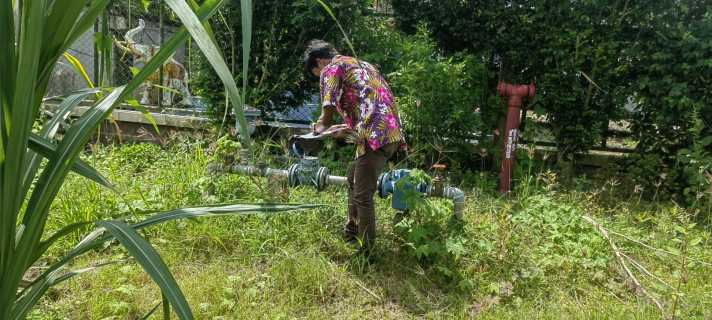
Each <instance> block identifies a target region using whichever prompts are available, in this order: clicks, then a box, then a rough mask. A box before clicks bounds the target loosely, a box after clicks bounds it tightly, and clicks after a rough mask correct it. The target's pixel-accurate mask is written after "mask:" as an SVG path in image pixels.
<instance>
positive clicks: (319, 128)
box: [309, 122, 327, 134]
mask: <svg viewBox="0 0 712 320" xmlns="http://www.w3.org/2000/svg"><path fill="white" fill-rule="evenodd" d="M309 129H311V131H312V132H313V133H314V134H320V133H322V132H324V131H326V129H327V128H326V126H325V125H324V124H322V123H320V122H317V123H312V124H310V125H309Z"/></svg>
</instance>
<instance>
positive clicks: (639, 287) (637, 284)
mask: <svg viewBox="0 0 712 320" xmlns="http://www.w3.org/2000/svg"><path fill="white" fill-rule="evenodd" d="M581 218H583V219H584V220H586V221H588V222H589V223H591V224H592V225H593V226H594V227H595V228H596V229H597V230H598V231H600V232H601V234H603V237H605V238H606V240H608V243H609V244H610V245H611V248H613V253H614V255H615V256H616V258H617V259H618V263H619V264H620V265H621V267H623V269H624V270H625V272H626V274H628V277H630V279H631V280H632V281H633V284H635V289H636V292H637V291H638V290H640V292H641V293H643V294H644V295H645V296H646V297H648V298H650V300H652V301H653V302H654V303H655V305H656V306H658V309H660V312H661V313H662V314H663V315H665V310H664V309H663V305H662V303H660V301H658V299H656V298H655V297H653V296H651V295H650V294H649V293H648V292H647V291H646V290H645V288H644V287H643V285H641V284H640V281H638V279H636V278H635V276H634V275H633V272H631V271H630V269H629V268H628V265H627V264H626V263H625V260H623V255H622V254H621V251H620V250H619V249H618V246H616V244H615V242H613V239H611V237H610V236H609V235H608V231H607V230H606V229H605V228H603V227H602V226H601V225H600V224H599V223H598V222H596V221H595V220H593V219H591V218H590V217H588V216H581Z"/></svg>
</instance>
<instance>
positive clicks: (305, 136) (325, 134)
mask: <svg viewBox="0 0 712 320" xmlns="http://www.w3.org/2000/svg"><path fill="white" fill-rule="evenodd" d="M345 129H346V128H337V129H334V130H327V131H324V132H322V133H320V134H316V135H315V134H314V132H310V133H307V134H303V135H294V137H295V138H299V139H321V138H324V137H328V136H331V135H332V134H334V133H337V132H339V131H341V130H345Z"/></svg>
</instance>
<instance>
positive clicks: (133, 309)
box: [29, 139, 712, 319]
mask: <svg viewBox="0 0 712 320" xmlns="http://www.w3.org/2000/svg"><path fill="white" fill-rule="evenodd" d="M181 140H183V139H181ZM208 150H209V143H208V142H205V141H193V140H190V139H187V140H183V141H178V140H176V141H174V143H173V144H172V145H171V146H170V147H167V148H165V149H161V148H159V147H157V146H155V145H152V144H128V145H123V146H116V145H110V146H94V147H93V148H92V150H91V152H88V153H87V154H85V155H84V156H83V158H84V160H86V161H87V162H89V163H90V164H91V165H93V166H94V167H95V168H97V169H98V170H99V171H100V172H101V173H102V174H103V175H104V176H106V177H107V178H108V179H109V180H110V181H111V182H112V183H113V184H114V185H115V186H116V187H117V189H118V190H119V191H120V193H121V195H122V196H121V197H120V196H117V195H115V194H113V193H111V192H110V191H108V190H106V189H103V188H102V187H101V186H99V185H97V184H95V183H93V182H90V181H88V180H86V179H84V178H82V177H79V176H77V175H75V174H72V175H70V176H69V178H68V179H67V182H66V183H65V184H64V186H63V188H62V190H61V192H60V194H59V195H58V196H57V200H56V201H55V202H54V204H53V207H52V212H51V215H50V217H49V220H48V225H49V227H48V230H51V231H52V232H54V231H57V230H59V229H60V228H61V227H63V226H65V225H68V224H70V223H73V222H78V221H86V220H96V219H111V218H118V217H123V216H127V215H129V216H130V217H129V218H128V219H127V222H128V223H132V222H134V221H137V220H139V219H141V218H145V217H146V216H148V215H150V214H152V213H154V212H160V211H165V210H169V209H173V208H180V207H186V206H196V205H210V204H220V203H233V202H265V201H268V200H267V199H268V195H267V191H266V188H267V182H266V179H256V178H249V177H243V176H235V175H224V176H222V177H220V178H219V179H215V178H211V177H208V176H206V175H205V171H206V168H207V165H208V163H209V162H210V161H211V157H210V153H209V151H208ZM520 171H525V172H526V171H528V172H539V174H532V175H529V176H521V177H520V179H521V181H522V183H520V185H519V187H518V190H517V196H516V197H514V198H506V197H502V196H500V195H499V194H498V193H496V192H494V190H489V189H477V188H473V187H472V186H471V185H463V186H461V188H462V189H464V190H465V192H466V195H467V204H466V208H465V212H464V222H462V223H460V224H458V225H457V227H456V228H454V229H453V228H451V227H452V224H453V223H454V222H453V221H452V220H451V219H449V211H448V210H451V208H452V203H450V202H449V201H448V200H432V201H431V202H429V203H428V206H429V207H428V208H436V209H438V210H433V212H436V214H431V215H430V216H427V217H426V215H427V214H426V212H428V210H426V209H427V208H423V210H421V211H420V212H415V213H414V214H413V215H414V218H413V220H412V221H410V222H411V224H410V225H402V224H401V225H399V226H398V227H394V226H393V223H392V219H391V218H392V217H393V215H394V214H395V213H396V211H395V210H394V209H392V208H390V203H389V202H388V200H385V199H380V198H378V197H376V200H375V201H376V205H377V212H378V237H379V238H378V240H377V248H378V261H377V263H376V264H375V265H373V266H368V265H365V264H364V263H363V261H362V260H358V259H353V258H352V254H353V252H354V246H353V245H352V244H346V243H344V242H343V241H342V239H341V237H340V234H339V232H340V230H341V226H342V224H343V222H344V220H345V217H346V208H347V206H346V190H345V189H343V188H336V187H330V188H329V189H328V190H327V191H325V192H321V193H318V192H317V191H315V190H314V189H313V188H308V187H299V188H296V189H290V195H289V200H290V202H292V203H319V204H328V206H326V207H324V208H322V209H317V210H312V211H302V212H293V213H285V214H271V215H270V214H265V215H249V216H236V217H222V218H201V219H195V220H182V221H177V222H169V223H166V224H163V225H160V226H158V227H153V228H149V229H145V230H143V231H142V234H143V235H144V236H145V237H146V238H147V239H148V240H149V241H150V243H151V244H152V245H153V246H154V247H155V248H156V249H157V250H158V252H159V253H160V254H161V255H162V257H163V259H164V260H165V262H166V264H167V265H168V267H169V268H170V269H171V270H172V272H173V274H174V276H175V277H176V279H177V281H178V283H179V284H180V286H181V288H182V289H183V291H184V292H185V295H186V297H187V299H188V301H189V302H190V305H191V307H192V308H193V311H194V313H195V317H196V318H197V319H294V318H304V319H360V318H376V319H411V318H426V319H453V318H455V319H462V318H472V317H474V318H482V319H503V318H522V319H601V318H607V319H651V318H660V317H661V316H662V314H663V313H661V310H660V308H659V307H658V306H657V305H656V301H657V303H658V304H660V307H662V309H663V310H664V314H665V317H672V315H673V314H676V317H677V318H681V319H682V318H685V319H687V318H700V319H712V309H711V308H710V306H711V305H712V281H710V280H711V279H710V278H711V275H712V273H710V267H711V266H710V264H709V263H710V262H712V261H710V258H709V257H710V254H711V253H712V249H711V248H710V238H709V228H708V226H709V220H706V219H708V218H707V217H708V216H709V212H702V213H698V215H690V214H688V213H687V212H686V211H685V210H684V209H683V208H681V207H678V206H677V205H676V204H675V203H673V202H655V203H649V202H646V201H645V200H644V199H641V198H639V197H638V196H637V195H636V194H635V193H633V192H632V190H618V189H617V187H619V186H618V185H617V184H616V183H615V181H609V182H607V183H606V182H602V183H597V182H593V181H587V182H588V184H587V185H586V187H585V188H584V187H582V188H578V189H579V190H577V191H572V190H574V188H571V187H564V186H563V185H565V184H566V183H560V182H559V181H558V180H557V177H556V173H555V172H556V171H553V172H549V173H546V172H542V171H543V170H542V169H539V168H534V169H533V170H529V168H527V170H520ZM478 176H479V175H476V176H475V177H474V178H473V179H474V180H475V181H476V180H477V177H478ZM483 176H484V177H486V175H483ZM482 179H485V178H482ZM472 185H485V184H476V183H474V184H472ZM582 216H588V217H591V219H593V220H594V221H596V222H598V223H600V224H601V225H602V226H603V227H604V228H606V229H608V230H611V231H613V232H615V233H618V234H614V233H609V235H608V237H610V239H611V241H612V242H613V243H614V244H615V245H616V246H617V247H618V248H619V249H620V254H621V255H620V256H619V257H620V260H619V259H618V258H617V256H616V255H615V252H614V249H613V248H612V246H611V243H610V242H609V240H608V238H607V237H606V236H604V235H603V234H602V233H601V232H600V231H599V230H597V229H596V228H595V227H594V225H593V224H591V223H589V222H587V221H586V220H584V219H583V218H582ZM696 220H699V221H696ZM693 222H697V224H696V225H692V223H693ZM435 226H440V227H441V228H439V229H438V228H436V227H435ZM418 228H421V229H422V228H424V229H425V230H426V231H427V232H426V233H424V234H421V235H420V236H419V237H416V238H412V235H413V231H414V230H419V229H418ZM452 230H457V232H453V231H452ZM89 231H90V230H89V229H86V230H83V232H81V233H78V234H76V236H75V237H70V238H67V239H65V240H64V242H61V243H58V244H57V245H55V246H54V247H52V248H51V249H50V251H49V253H48V254H47V255H46V256H45V259H44V261H43V262H44V263H46V264H50V263H52V262H54V261H56V260H54V259H58V258H59V257H60V256H61V254H63V253H65V252H66V251H67V250H69V249H70V248H71V246H72V245H73V244H75V243H76V242H78V241H79V240H80V239H81V238H82V236H83V235H86V233H87V232H89ZM49 235H51V232H50V233H48V234H45V237H47V236H49ZM622 235H624V236H626V237H628V238H629V239H626V238H625V237H623V236H622ZM413 239H415V240H413ZM630 239H634V240H636V241H639V242H641V243H644V244H646V245H649V246H652V247H654V248H658V249H660V250H661V251H654V250H653V249H651V248H649V247H645V246H643V245H641V244H638V243H635V242H634V241H631V240H630ZM434 242H438V243H439V244H441V245H442V246H441V247H437V248H436V247H435V245H434ZM424 244H425V245H429V246H425V247H423V245H424ZM424 248H429V249H428V250H425V249H424ZM663 251H664V252H663ZM113 260H125V261H123V262H120V263H117V264H113V265H109V266H106V267H104V268H101V269H98V270H92V271H88V272H86V273H84V274H81V275H79V276H77V277H75V278H73V279H71V280H69V281H67V282H64V283H62V284H60V285H58V286H56V287H53V288H52V289H51V290H50V292H48V294H47V295H45V297H44V298H43V300H42V301H41V303H40V304H39V305H38V306H37V308H36V309H35V310H34V311H33V312H32V314H31V315H30V317H29V318H30V319H141V318H143V317H144V316H145V315H146V314H148V313H149V312H150V311H151V310H152V309H154V308H155V307H156V306H157V305H159V304H160V302H161V293H160V290H159V289H158V287H157V286H156V285H155V283H154V282H153V281H152V280H151V279H150V277H149V276H148V275H147V274H146V273H145V271H143V269H142V268H141V267H140V266H139V265H138V264H137V263H136V262H135V261H133V260H131V259H130V255H129V254H128V253H127V252H126V251H125V250H124V249H123V247H121V246H120V245H118V243H116V242H115V241H114V242H111V243H109V244H108V245H106V246H105V247H103V248H100V249H97V250H95V251H93V252H92V253H91V254H88V255H84V256H82V257H81V258H79V259H78V260H77V261H75V262H74V263H73V265H72V267H71V268H70V269H80V268H84V267H88V266H92V265H96V264H100V263H104V262H109V261H113ZM620 261H624V262H625V266H626V267H627V268H628V269H629V270H630V273H631V274H633V275H634V277H635V279H633V278H631V277H630V276H629V275H628V273H627V272H626V271H625V269H624V268H623V267H622V266H621V264H620ZM42 267H43V266H42V265H37V266H36V268H38V269H41V268H42ZM636 282H639V283H640V285H637V284H636ZM161 312H162V310H161V308H160V307H159V308H158V310H157V311H156V312H155V313H154V314H153V318H160V316H161Z"/></svg>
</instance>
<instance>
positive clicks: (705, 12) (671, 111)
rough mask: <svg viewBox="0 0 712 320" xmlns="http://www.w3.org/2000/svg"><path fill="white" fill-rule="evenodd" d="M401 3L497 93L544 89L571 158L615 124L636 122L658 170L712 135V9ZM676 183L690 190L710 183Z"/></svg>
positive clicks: (541, 101)
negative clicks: (471, 61)
mask: <svg viewBox="0 0 712 320" xmlns="http://www.w3.org/2000/svg"><path fill="white" fill-rule="evenodd" d="M392 3H393V8H394V11H395V17H396V21H397V24H398V27H399V29H401V30H403V31H405V32H410V33H413V32H415V30H416V29H417V27H419V26H422V27H424V28H425V29H426V30H427V31H428V33H429V35H430V36H431V37H433V39H434V40H435V41H437V43H438V45H439V46H440V47H441V48H442V49H443V50H445V51H448V52H451V53H454V52H459V51H462V50H467V51H469V52H471V53H473V54H476V55H480V56H482V57H483V58H484V59H485V60H486V61H488V63H489V67H490V70H491V71H492V72H491V73H489V74H490V75H491V77H490V89H491V90H494V89H495V88H496V84H497V83H498V82H499V81H500V80H506V81H507V82H510V83H528V82H530V81H535V82H536V85H537V98H535V101H534V104H535V105H536V106H537V107H541V108H543V109H545V110H546V111H547V113H548V115H549V122H550V123H552V125H553V132H554V135H555V137H556V141H557V144H558V148H559V150H560V151H562V152H564V153H571V152H585V151H588V150H589V149H590V148H591V147H593V146H594V145H595V144H596V143H597V142H598V141H599V139H600V137H601V136H602V133H603V131H604V130H605V129H606V128H607V127H608V123H609V120H629V121H630V122H631V123H632V124H633V125H632V128H633V131H634V133H635V135H636V137H637V138H638V139H639V144H638V151H639V152H638V153H637V155H641V156H643V155H645V154H650V155H653V157H652V158H655V159H657V161H658V162H659V164H657V165H653V166H652V167H658V168H659V167H661V166H662V167H670V166H674V165H676V164H677V163H679V162H678V161H679V160H680V159H682V158H684V159H688V157H681V156H683V155H684V154H683V155H681V154H680V152H682V151H684V150H687V151H685V152H691V151H690V150H694V149H695V145H694V144H695V143H696V141H698V140H700V141H702V142H706V140H704V139H705V138H706V137H707V136H709V135H710V129H709V128H710V125H711V124H712V106H711V104H710V88H711V87H712V85H711V84H710V82H709V81H710V75H711V74H712V62H711V61H712V60H710V57H712V54H711V52H710V50H712V49H711V47H712V42H711V39H712V31H710V28H711V27H710V26H711V24H712V22H711V20H710V19H711V16H710V15H711V12H712V3H710V1H697V0H682V1H672V0H666V1H650V0H648V1H630V0H590V1H565V0H556V1H548V0H522V1H509V0H497V1H458V0H444V1H439V2H432V1H427V0H393V1H392ZM696 115H697V116H696ZM698 120H699V121H698ZM695 128H697V129H695ZM699 147H702V148H703V149H704V150H706V152H709V151H710V148H712V146H710V145H709V144H706V143H702V145H700V146H698V149H699ZM704 150H702V151H704ZM702 151H700V152H702ZM700 154H702V153H700ZM637 155H635V156H637ZM649 158H650V157H649ZM693 162H694V161H693ZM646 163H647V162H646ZM688 163H689V161H688ZM709 169H712V168H696V169H695V170H696V171H700V170H703V171H704V170H709ZM671 172H672V171H671ZM677 172H682V171H677ZM656 175H657V174H652V172H650V179H648V180H649V181H653V180H654V177H655V176H656ZM671 178H673V179H677V178H680V179H682V180H680V181H678V182H680V184H679V185H680V186H682V188H684V186H685V185H689V184H690V183H694V181H696V180H700V179H698V178H699V177H695V178H694V179H693V178H691V177H690V175H689V174H686V177H677V178H675V177H671Z"/></svg>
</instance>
